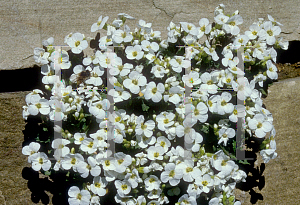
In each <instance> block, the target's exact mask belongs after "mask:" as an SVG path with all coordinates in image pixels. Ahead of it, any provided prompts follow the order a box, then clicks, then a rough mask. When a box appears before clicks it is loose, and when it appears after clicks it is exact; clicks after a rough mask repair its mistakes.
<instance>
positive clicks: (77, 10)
mask: <svg viewBox="0 0 300 205" xmlns="http://www.w3.org/2000/svg"><path fill="white" fill-rule="evenodd" d="M221 3H223V4H224V5H225V10H226V11H228V12H230V13H233V12H234V11H235V10H239V11H240V14H241V16H242V17H243V19H244V23H243V25H242V27H240V28H241V32H244V31H245V30H246V29H248V27H249V26H250V25H251V24H252V23H253V22H254V21H256V20H257V18H259V17H262V18H265V19H267V14H270V15H271V16H273V17H274V18H275V19H276V20H278V21H279V22H280V23H282V24H283V27H282V34H281V36H283V37H284V38H285V39H286V40H299V36H300V35H299V33H300V26H299V19H300V12H299V9H300V0H286V1H282V0H248V1H240V0H223V1H220V0H130V1H129V0H84V1H83V0H81V1H80V0H73V1H66V0H51V1H49V0H2V1H1V4H0V45H1V46H0V47H1V49H0V70H1V69H20V68H27V67H32V66H33V65H34V64H35V62H34V60H33V49H34V48H35V47H42V40H45V39H47V38H49V37H54V40H55V44H56V45H63V44H64V43H63V39H64V37H65V36H66V35H68V34H69V33H71V32H73V33H75V32H80V33H83V34H85V35H86V36H87V37H92V38H94V37H95V33H91V32H90V28H91V25H92V24H93V23H95V22H97V20H98V17H99V16H100V15H103V16H109V17H110V19H109V20H108V22H112V20H113V19H114V18H116V17H117V14H118V13H122V12H124V13H127V14H129V15H132V16H133V17H135V18H136V20H133V21H128V22H127V24H128V25H129V26H130V28H131V29H132V30H133V29H134V28H135V27H136V23H137V22H138V20H139V19H143V20H145V21H146V22H150V23H152V27H153V29H154V30H159V31H161V32H162V37H163V38H166V35H167V30H166V27H167V26H168V25H169V22H170V21H173V22H174V23H178V22H179V21H187V22H191V23H194V24H198V22H199V20H200V18H203V17H206V18H208V19H209V20H210V22H212V20H213V17H214V14H213V12H214V9H215V7H216V6H218V5H219V4H221ZM226 11H225V12H226Z"/></svg>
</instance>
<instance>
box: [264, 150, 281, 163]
mask: <svg viewBox="0 0 300 205" xmlns="http://www.w3.org/2000/svg"><path fill="white" fill-rule="evenodd" d="M260 155H261V156H262V159H263V160H264V163H268V162H269V161H270V159H275V158H276V157H277V153H276V149H263V150H261V151H260Z"/></svg>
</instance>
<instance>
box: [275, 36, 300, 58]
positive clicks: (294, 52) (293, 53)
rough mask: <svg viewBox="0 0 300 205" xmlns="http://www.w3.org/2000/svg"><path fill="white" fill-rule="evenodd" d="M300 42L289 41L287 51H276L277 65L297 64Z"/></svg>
mask: <svg viewBox="0 0 300 205" xmlns="http://www.w3.org/2000/svg"><path fill="white" fill-rule="evenodd" d="M299 48H300V41H289V47H288V50H282V49H277V50H276V51H277V63H291V64H294V63H297V62H299V61H300V56H299Z"/></svg>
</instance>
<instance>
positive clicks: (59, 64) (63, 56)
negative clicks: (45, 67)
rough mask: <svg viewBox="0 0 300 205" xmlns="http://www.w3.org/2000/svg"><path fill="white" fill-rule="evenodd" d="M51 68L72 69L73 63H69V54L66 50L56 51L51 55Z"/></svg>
mask: <svg viewBox="0 0 300 205" xmlns="http://www.w3.org/2000/svg"><path fill="white" fill-rule="evenodd" d="M50 60H51V61H52V62H51V64H52V65H51V67H54V69H55V70H57V69H64V70H65V69H69V68H70V67H71V62H70V61H69V54H68V53H67V51H65V50H61V49H59V50H55V51H54V52H53V53H51V56H50Z"/></svg>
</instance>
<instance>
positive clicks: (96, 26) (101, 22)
mask: <svg viewBox="0 0 300 205" xmlns="http://www.w3.org/2000/svg"><path fill="white" fill-rule="evenodd" d="M108 18H109V17H108V16H106V17H104V18H103V19H102V15H101V16H100V17H99V18H98V22H97V23H94V24H93V25H92V27H91V32H95V31H98V30H100V29H102V28H103V27H104V25H105V23H106V22H107V20H108Z"/></svg>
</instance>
